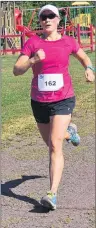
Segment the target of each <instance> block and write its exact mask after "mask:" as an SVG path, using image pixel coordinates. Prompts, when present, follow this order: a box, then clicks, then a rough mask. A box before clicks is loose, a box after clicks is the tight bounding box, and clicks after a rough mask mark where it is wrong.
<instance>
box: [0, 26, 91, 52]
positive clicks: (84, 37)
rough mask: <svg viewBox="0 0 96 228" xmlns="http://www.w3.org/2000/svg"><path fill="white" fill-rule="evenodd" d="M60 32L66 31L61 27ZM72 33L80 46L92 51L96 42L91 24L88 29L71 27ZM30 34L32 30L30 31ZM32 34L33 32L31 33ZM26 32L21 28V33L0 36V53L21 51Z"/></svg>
mask: <svg viewBox="0 0 96 228" xmlns="http://www.w3.org/2000/svg"><path fill="white" fill-rule="evenodd" d="M59 31H60V32H61V33H66V30H65V29H63V28H61V30H59ZM67 32H68V31H67ZM69 32H70V34H71V35H72V32H73V33H74V34H75V38H76V40H77V41H78V43H79V44H80V47H81V48H83V49H89V50H91V51H94V47H95V44H96V41H95V28H94V27H93V25H90V27H89V28H88V30H86V31H85V30H84V29H83V28H82V27H80V25H79V24H78V25H77V28H75V29H74V28H71V31H69ZM31 35H32V32H31ZM33 35H34V33H33ZM26 38H28V37H26V32H25V30H23V32H22V33H21V34H14V35H8V34H7V35H2V36H0V39H1V50H0V54H1V55H2V54H3V55H4V54H7V53H11V54H15V53H17V52H20V51H21V48H22V46H23V45H24V43H25V41H26ZM17 39H19V45H17V43H16V41H17Z"/></svg>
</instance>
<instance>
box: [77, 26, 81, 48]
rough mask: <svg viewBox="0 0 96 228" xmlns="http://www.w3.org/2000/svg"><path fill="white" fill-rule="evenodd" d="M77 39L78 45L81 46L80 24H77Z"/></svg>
mask: <svg viewBox="0 0 96 228" xmlns="http://www.w3.org/2000/svg"><path fill="white" fill-rule="evenodd" d="M77 38H78V43H79V45H80V44H81V41H80V24H77Z"/></svg>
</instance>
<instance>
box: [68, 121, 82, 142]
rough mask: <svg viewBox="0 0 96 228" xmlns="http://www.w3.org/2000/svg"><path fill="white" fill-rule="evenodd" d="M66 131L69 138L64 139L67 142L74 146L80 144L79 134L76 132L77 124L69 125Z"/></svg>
mask: <svg viewBox="0 0 96 228" xmlns="http://www.w3.org/2000/svg"><path fill="white" fill-rule="evenodd" d="M67 132H68V133H69V134H70V138H69V139H66V140H67V142H71V143H72V144H73V145H74V146H78V145H79V144H80V136H79V135H78V134H77V126H76V125H75V124H74V125H71V124H70V125H69V126H68V129H67Z"/></svg>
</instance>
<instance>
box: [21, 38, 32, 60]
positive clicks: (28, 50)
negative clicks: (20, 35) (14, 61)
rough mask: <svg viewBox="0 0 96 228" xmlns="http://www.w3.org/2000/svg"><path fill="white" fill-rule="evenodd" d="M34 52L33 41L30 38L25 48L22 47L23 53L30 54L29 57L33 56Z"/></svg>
mask: <svg viewBox="0 0 96 228" xmlns="http://www.w3.org/2000/svg"><path fill="white" fill-rule="evenodd" d="M33 52H34V47H33V42H32V38H30V39H28V40H27V41H26V42H25V44H24V46H23V48H22V49H21V54H23V55H27V56H29V58H30V57H31V56H32V54H33Z"/></svg>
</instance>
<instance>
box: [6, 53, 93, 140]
mask: <svg viewBox="0 0 96 228" xmlns="http://www.w3.org/2000/svg"><path fill="white" fill-rule="evenodd" d="M88 55H89V57H90V58H91V60H92V63H93V65H94V63H95V54H94V53H89V54H88ZM16 59H17V56H2V139H7V138H9V137H13V136H14V135H16V134H27V135H28V134H31V132H33V131H34V130H36V123H35V121H34V118H33V116H32V112H31V106H30V86H31V78H32V73H31V70H29V71H28V72H27V73H26V74H24V75H23V76H17V77H15V76H14V75H13V73H12V71H13V65H14V63H15V61H16ZM70 73H71V75H72V79H73V84H74V88H75V93H76V98H77V102H76V108H75V110H74V114H73V122H75V123H76V124H77V125H78V127H79V131H80V133H81V134H83V135H85V134H89V133H91V132H94V128H95V120H94V113H95V95H94V94H95V86H94V83H92V84H91V83H86V80H85V77H84V68H83V67H82V65H81V64H80V63H79V62H78V61H77V60H76V59H75V58H74V57H72V56H71V59H70ZM84 126H85V127H84Z"/></svg>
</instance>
